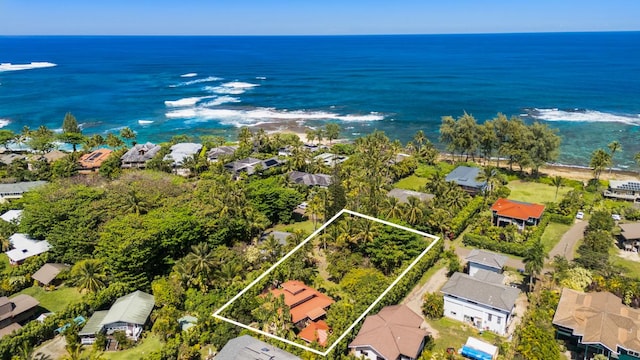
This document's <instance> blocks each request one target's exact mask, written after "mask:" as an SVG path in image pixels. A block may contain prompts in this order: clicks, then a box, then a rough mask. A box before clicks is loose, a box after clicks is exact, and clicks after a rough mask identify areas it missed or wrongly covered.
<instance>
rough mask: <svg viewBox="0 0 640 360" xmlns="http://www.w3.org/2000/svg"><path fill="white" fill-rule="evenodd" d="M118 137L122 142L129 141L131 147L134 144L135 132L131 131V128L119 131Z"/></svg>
mask: <svg viewBox="0 0 640 360" xmlns="http://www.w3.org/2000/svg"><path fill="white" fill-rule="evenodd" d="M120 137H121V138H122V139H123V140H124V141H131V144H132V145H135V144H136V141H135V140H136V133H135V131H133V130H131V128H129V127H126V128H124V129H122V130H120Z"/></svg>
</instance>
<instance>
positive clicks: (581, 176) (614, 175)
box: [251, 121, 640, 182]
mask: <svg viewBox="0 0 640 360" xmlns="http://www.w3.org/2000/svg"><path fill="white" fill-rule="evenodd" d="M251 128H256V129H264V130H265V132H267V134H270V135H271V134H275V133H280V134H294V135H297V136H298V137H299V138H300V140H302V141H303V142H307V141H306V133H305V132H306V130H308V129H314V128H313V127H311V126H307V125H303V124H300V123H298V122H293V121H292V122H284V123H283V122H278V123H263V124H258V125H255V126H252V127H251ZM345 141H349V139H345V138H339V139H336V140H333V141H332V144H335V143H339V142H345ZM314 143H315V141H314ZM320 143H321V144H322V145H330V144H329V141H328V140H326V139H324V140H322V141H321V142H320ZM439 159H440V160H447V159H449V160H450V159H451V154H448V153H444V152H440V156H439ZM476 163H477V164H478V165H483V164H482V163H481V162H479V161H476ZM488 164H490V165H492V166H495V164H496V163H495V160H494V159H492V160H491V161H489V163H488ZM500 167H501V168H508V165H507V164H506V162H501V163H500ZM514 168H516V167H514ZM525 172H527V171H526V170H525ZM539 172H540V175H546V176H549V177H553V176H562V177H563V178H566V179H572V180H580V181H583V182H587V181H589V180H591V179H593V170H592V169H591V168H589V167H585V166H579V165H565V164H555V163H553V164H552V163H550V164H546V165H544V166H541V167H540V169H539ZM600 179H601V180H640V174H639V173H637V172H634V171H630V170H621V169H613V170H612V171H611V173H609V170H608V169H606V170H604V171H602V174H600Z"/></svg>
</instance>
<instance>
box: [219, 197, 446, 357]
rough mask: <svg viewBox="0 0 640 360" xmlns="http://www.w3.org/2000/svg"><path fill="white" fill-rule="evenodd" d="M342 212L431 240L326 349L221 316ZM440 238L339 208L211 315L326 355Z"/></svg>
mask: <svg viewBox="0 0 640 360" xmlns="http://www.w3.org/2000/svg"><path fill="white" fill-rule="evenodd" d="M343 214H349V215H352V216H356V217H360V218H364V219H367V220H370V221H375V222H377V223H380V224H384V225H388V226H392V227H395V228H398V229H402V230H405V231H409V232H412V233H414V234H417V235H420V236H423V237H425V238H430V239H432V240H433V241H431V243H430V244H429V245H428V246H427V247H426V248H425V249H424V250H423V251H422V252H421V253H420V255H418V256H417V257H416V258H415V259H414V260H413V261H412V262H411V263H410V264H409V266H407V268H406V269H404V270H403V271H402V273H400V275H398V277H397V278H396V279H395V280H393V282H392V283H391V284H390V285H389V286H388V287H387V288H386V289H385V290H384V291H383V292H382V293H381V294H380V295H379V296H378V297H377V298H376V300H375V301H374V302H373V303H372V304H371V305H369V307H368V308H367V309H366V310H365V311H364V312H363V313H362V314H360V316H358V318H357V319H356V320H355V321H354V322H353V323H352V324H351V325H350V326H349V327H348V328H347V329H346V330H345V331H344V332H343V333H342V334H341V335H340V336H339V337H338V338H337V339H336V340H335V341H334V342H333V343H332V344H330V345H329V346H328V347H327V349H326V350H325V351H324V352H322V351H319V350H316V349H313V348H311V347H308V346H305V345H302V344H299V343H296V342H294V341H291V340H289V339H285V338H283V337H280V336H276V335H273V334H270V333H268V332H266V331H262V330H260V329H256V328H254V327H251V326H249V325H246V324H243V323H240V322H238V321H236V320H233V319H229V318H227V317H224V316H222V315H221V314H222V312H224V311H225V309H227V308H228V307H229V306H230V305H231V304H232V303H233V302H235V301H236V300H238V299H239V298H240V297H241V296H243V295H244V294H245V293H246V292H247V291H249V289H251V288H252V287H253V286H255V285H256V284H257V283H259V282H260V281H261V280H262V279H264V278H265V277H266V276H267V275H269V273H271V272H272V271H273V270H274V269H275V268H276V267H278V266H279V265H280V264H282V263H283V262H284V261H285V260H287V259H288V258H289V257H291V256H292V255H293V254H294V253H296V252H297V251H298V250H299V249H300V248H302V247H303V246H304V245H306V244H307V243H308V242H309V241H311V240H312V239H313V238H315V237H316V236H317V235H318V234H320V233H321V232H322V231H323V230H324V229H325V228H326V227H327V226H329V225H331V224H332V223H333V222H334V221H335V220H336V219H338V218H340V217H341V216H342V215H343ZM439 239H440V238H439V237H438V236H435V235H431V234H427V233H425V232H422V231H418V230H415V229H411V228H408V227H405V226H401V225H398V224H394V223H391V222H388V221H385V220H381V219H377V218H374V217H371V216H368V215H364V214H360V213H357V212H355V211H351V210H347V209H342V210H340V212H338V213H337V214H336V215H335V216H333V217H332V218H331V219H329V221H327V222H326V223H324V224H323V225H322V226H320V227H319V228H318V229H317V230H316V231H314V232H313V233H312V234H311V235H309V236H308V237H307V238H306V239H304V241H302V242H301V243H300V244H298V245H297V246H296V247H295V248H293V249H292V250H291V251H289V252H288V253H287V254H286V255H285V256H284V257H282V258H281V259H280V260H278V261H277V262H276V263H275V264H273V265H272V266H271V267H270V268H269V269H267V270H266V271H265V272H264V273H262V274H260V276H258V277H257V278H256V279H255V280H253V281H252V282H251V283H250V284H249V285H247V287H245V288H244V289H242V290H241V291H240V292H239V293H238V294H236V295H235V296H234V297H233V298H231V300H229V301H228V302H227V303H225V304H224V305H222V307H220V309H218V310H217V311H216V312H215V313H213V317H215V318H217V319H219V320H222V321H226V322H228V323H231V324H233V325H236V326H239V327H241V328H244V329H247V330H250V331H253V332H255V333H258V334H261V335H264V336H267V337H269V338H272V339H275V340H279V341H282V342H284V343H287V344H289V345H293V346H296V347H298V348H300V349H303V350H306V351H309V352H312V353H314V354H317V355H321V356H327V355H328V354H329V353H330V352H331V351H332V350H333V349H334V348H335V347H336V346H337V345H338V344H339V343H340V342H341V341H342V340H343V339H344V338H345V337H346V336H347V335H348V334H349V333H350V332H351V331H352V330H353V328H354V327H356V326H357V325H358V323H359V322H360V321H362V319H364V317H365V316H367V314H368V313H369V312H370V311H371V310H372V309H373V308H374V307H375V306H376V305H377V304H378V303H379V302H380V301H381V300H382V299H383V298H384V297H385V295H387V293H388V292H389V291H391V289H393V287H394V286H396V284H398V282H399V281H400V280H401V279H402V278H403V277H404V276H405V275H406V274H407V273H408V272H409V271H410V270H411V269H412V268H413V267H414V266H415V265H416V264H417V263H418V262H419V261H420V260H421V259H422V258H423V257H424V256H425V255H426V254H427V253H428V252H429V251H430V250H431V248H433V246H434V245H435V244H436V243H437V242H438V240H439Z"/></svg>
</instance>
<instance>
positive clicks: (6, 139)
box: [0, 129, 16, 149]
mask: <svg viewBox="0 0 640 360" xmlns="http://www.w3.org/2000/svg"><path fill="white" fill-rule="evenodd" d="M15 138H16V134H15V133H14V132H13V131H12V130H7V129H0V145H2V147H3V148H5V149H6V148H7V146H8V145H9V143H11V142H13V141H14V140H15Z"/></svg>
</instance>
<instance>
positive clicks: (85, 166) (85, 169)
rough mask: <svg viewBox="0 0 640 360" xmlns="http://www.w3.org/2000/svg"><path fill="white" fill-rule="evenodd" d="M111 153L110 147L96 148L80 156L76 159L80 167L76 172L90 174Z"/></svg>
mask: <svg viewBox="0 0 640 360" xmlns="http://www.w3.org/2000/svg"><path fill="white" fill-rule="evenodd" d="M111 153H113V151H112V150H111V149H98V150H95V151H92V152H90V153H88V154H84V155H82V156H80V159H79V160H78V163H80V169H79V170H78V172H79V173H80V174H90V173H93V172H96V171H98V169H100V166H102V163H103V162H104V161H105V160H107V158H108V157H109V155H111Z"/></svg>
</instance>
